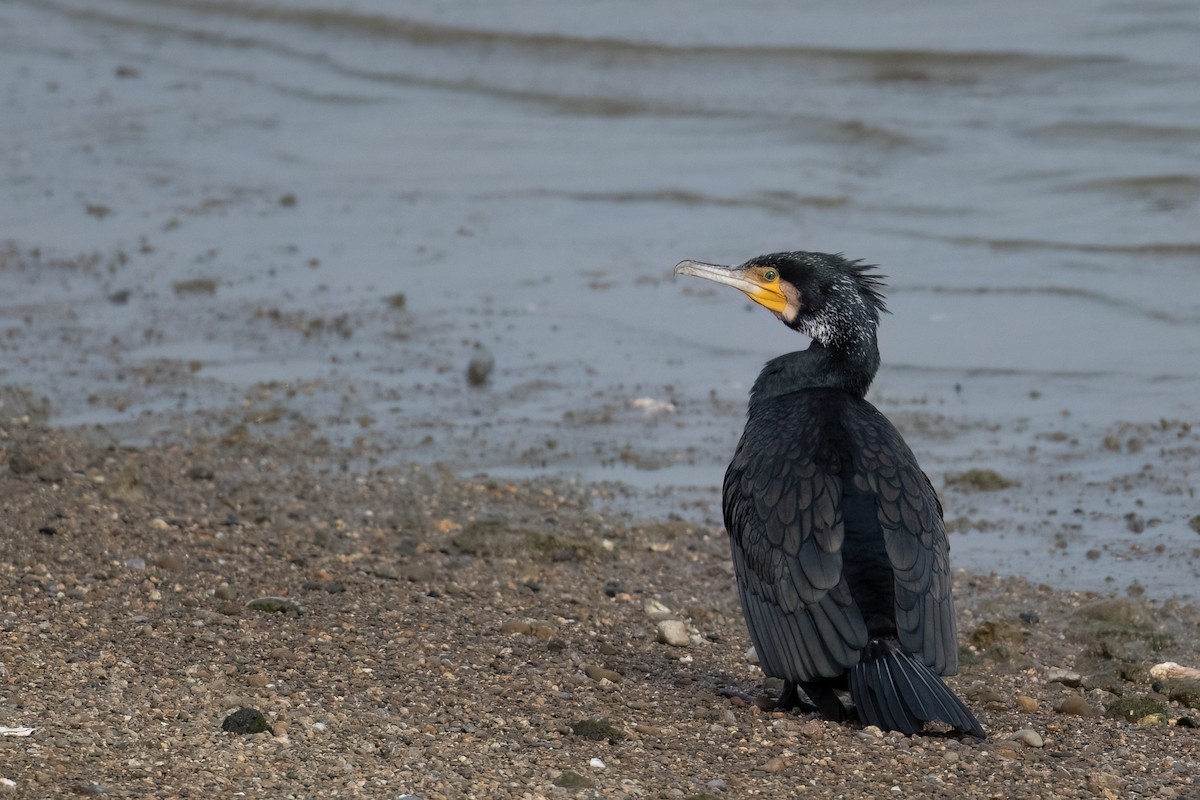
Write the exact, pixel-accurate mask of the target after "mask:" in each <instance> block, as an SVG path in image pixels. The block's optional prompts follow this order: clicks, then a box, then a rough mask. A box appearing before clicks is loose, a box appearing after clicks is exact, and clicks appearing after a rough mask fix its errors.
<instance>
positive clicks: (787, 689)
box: [775, 681, 819, 714]
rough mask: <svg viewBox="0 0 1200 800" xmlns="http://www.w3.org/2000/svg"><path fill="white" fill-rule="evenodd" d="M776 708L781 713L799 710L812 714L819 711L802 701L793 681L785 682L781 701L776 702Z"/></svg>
mask: <svg viewBox="0 0 1200 800" xmlns="http://www.w3.org/2000/svg"><path fill="white" fill-rule="evenodd" d="M775 708H777V709H779V710H780V711H790V710H792V709H797V710H799V711H803V712H804V713H805V714H811V713H812V712H814V711H818V710H819V709H818V708H817V707H816V706H813V705H809V704H808V703H806V702H804V701H803V700H801V699H800V693H799V692H798V691H796V684H794V683H792V682H791V681H785V682H784V684H783V691H782V692H780V693H779V699H778V700H776V701H775Z"/></svg>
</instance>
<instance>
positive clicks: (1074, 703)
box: [1058, 695, 1100, 717]
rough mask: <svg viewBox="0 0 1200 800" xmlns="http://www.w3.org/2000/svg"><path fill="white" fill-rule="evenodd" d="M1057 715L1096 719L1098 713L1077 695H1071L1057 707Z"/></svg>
mask: <svg viewBox="0 0 1200 800" xmlns="http://www.w3.org/2000/svg"><path fill="white" fill-rule="evenodd" d="M1058 713H1060V714H1072V715H1074V716H1076V717H1098V716H1100V712H1099V711H1097V710H1096V709H1094V708H1092V707H1091V706H1090V705H1088V702H1087V701H1086V700H1084V699H1083V698H1082V697H1080V696H1079V695H1071V696H1070V697H1068V698H1067V699H1065V700H1063V701H1062V702H1061V703H1060V704H1059V706H1058Z"/></svg>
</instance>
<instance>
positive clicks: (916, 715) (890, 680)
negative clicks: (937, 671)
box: [850, 643, 987, 739]
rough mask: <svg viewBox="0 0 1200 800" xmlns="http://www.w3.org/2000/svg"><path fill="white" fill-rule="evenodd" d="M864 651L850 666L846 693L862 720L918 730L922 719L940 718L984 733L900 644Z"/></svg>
mask: <svg viewBox="0 0 1200 800" xmlns="http://www.w3.org/2000/svg"><path fill="white" fill-rule="evenodd" d="M881 644H882V643H881ZM873 649H874V650H876V654H871V655H874V657H871V655H868V653H869V651H870V650H873ZM868 653H864V656H865V658H864V660H862V661H860V662H859V663H858V664H855V665H854V666H853V667H852V668H851V669H850V696H851V697H852V698H853V699H854V705H855V707H856V708H857V709H858V716H859V719H861V720H862V721H863V722H865V723H866V724H868V725H876V726H878V727H879V728H881V729H882V730H885V731H900V732H901V733H905V734H913V733H920V732H921V730H922V729H923V728H924V727H925V723H926V722H935V721H936V722H944V723H946V724H947V725H950V726H951V727H953V728H954V729H955V730H957V731H959V732H961V733H967V734H970V735H971V736H976V737H978V738H980V739H985V738H987V734H985V733H984V732H983V726H981V725H980V724H979V720H977V719H975V717H974V716H973V715H972V714H971V712H970V711H969V710H968V709H967V707H966V706H965V705H963V702H962V701H961V700H959V699H958V698H957V697H955V696H954V693H953V692H952V691H950V687H948V686H946V684H944V683H942V679H941V678H939V677H938V676H937V675H934V674H933V671H932V670H930V669H929V667H927V666H925V665H924V664H922V663H921V662H920V661H918V660H917V659H915V658H914V657H913V656H911V655H909V654H908V653H905V652H904V651H903V650H900V649H899V648H898V647H887V646H884V647H881V648H868Z"/></svg>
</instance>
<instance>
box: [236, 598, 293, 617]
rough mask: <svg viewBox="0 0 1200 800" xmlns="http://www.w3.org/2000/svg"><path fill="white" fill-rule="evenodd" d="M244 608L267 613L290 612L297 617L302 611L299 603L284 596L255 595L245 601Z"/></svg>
mask: <svg viewBox="0 0 1200 800" xmlns="http://www.w3.org/2000/svg"><path fill="white" fill-rule="evenodd" d="M246 608H249V609H253V610H254V611H265V612H266V613H268V614H290V615H292V616H295V617H299V616H301V615H302V614H303V613H304V610H303V609H302V608H300V605H299V604H298V603H296V602H295V601H292V600H289V599H287V598H286V597H256V598H254V599H253V600H251V601H250V602H249V603H246Z"/></svg>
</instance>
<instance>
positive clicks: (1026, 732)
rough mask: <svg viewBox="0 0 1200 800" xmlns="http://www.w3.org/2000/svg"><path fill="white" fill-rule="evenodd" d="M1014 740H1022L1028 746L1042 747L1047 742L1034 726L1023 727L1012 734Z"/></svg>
mask: <svg viewBox="0 0 1200 800" xmlns="http://www.w3.org/2000/svg"><path fill="white" fill-rule="evenodd" d="M1012 740H1013V741H1014V742H1020V743H1021V744H1023V745H1025V746H1026V747H1041V746H1042V745H1044V744H1045V742H1044V741H1042V737H1041V734H1039V733H1038V732H1037V731H1035V730H1034V729H1033V728H1021V730H1019V731H1017V732H1016V733H1014V734H1013V735H1012Z"/></svg>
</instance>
